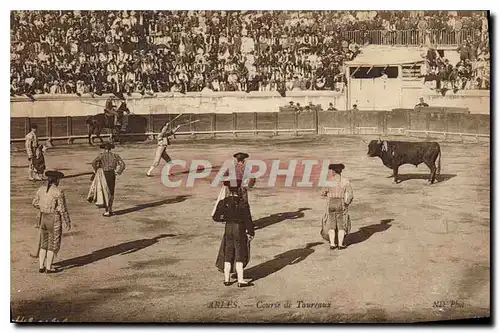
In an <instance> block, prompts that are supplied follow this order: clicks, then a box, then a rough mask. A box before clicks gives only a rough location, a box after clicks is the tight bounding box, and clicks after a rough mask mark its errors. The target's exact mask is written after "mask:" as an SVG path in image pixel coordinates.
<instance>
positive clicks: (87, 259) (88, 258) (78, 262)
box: [54, 234, 177, 270]
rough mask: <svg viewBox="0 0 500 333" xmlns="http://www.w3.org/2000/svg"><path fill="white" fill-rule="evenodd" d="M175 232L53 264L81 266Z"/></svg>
mask: <svg viewBox="0 0 500 333" xmlns="http://www.w3.org/2000/svg"><path fill="white" fill-rule="evenodd" d="M175 236H177V235H175V234H161V235H158V236H156V237H154V238H145V239H139V240H135V241H131V242H126V243H121V244H118V245H114V246H111V247H106V248H104V249H100V250H97V251H94V252H92V253H89V254H86V255H84V256H80V257H76V258H71V259H67V260H63V261H60V262H57V263H55V264H54V266H56V267H57V268H58V269H63V270H67V269H70V268H75V267H81V266H85V265H88V264H91V263H93V262H96V261H99V260H103V259H106V258H109V257H112V256H115V255H118V254H121V255H125V254H130V253H134V252H137V251H140V250H142V249H145V248H147V247H149V246H151V245H154V244H156V243H158V241H159V240H160V239H162V238H166V237H175Z"/></svg>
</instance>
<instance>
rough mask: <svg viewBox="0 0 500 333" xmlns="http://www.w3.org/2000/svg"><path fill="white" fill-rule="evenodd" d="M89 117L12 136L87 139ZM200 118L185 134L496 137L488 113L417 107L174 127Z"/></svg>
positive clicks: (145, 128)
mask: <svg viewBox="0 0 500 333" xmlns="http://www.w3.org/2000/svg"><path fill="white" fill-rule="evenodd" d="M176 116H177V114H175V113H173V114H167V113H163V114H160V113H158V114H148V115H137V114H135V115H132V116H130V118H129V130H130V132H131V133H133V135H132V134H131V135H132V136H138V137H139V140H141V139H140V138H142V140H144V139H146V138H148V137H150V138H151V137H152V136H153V134H154V133H158V132H159V131H160V129H161V127H162V126H163V125H164V124H165V123H166V122H167V121H172V120H173V119H174V118H175V117H176ZM85 118H86V117H85V116H74V117H73V116H65V117H45V118H41V117H12V118H11V140H12V141H13V142H15V141H23V140H24V136H25V135H26V133H27V132H28V131H29V129H30V126H31V124H33V123H35V124H37V125H38V136H39V137H40V138H41V139H42V140H47V139H48V140H51V141H57V140H67V141H69V142H70V143H71V142H73V141H74V140H76V139H79V140H83V139H85V138H86V135H87V125H86V123H85ZM194 120H198V122H196V123H193V124H190V125H187V126H185V127H182V130H181V131H180V132H179V133H178V134H179V135H180V136H182V135H202V136H203V135H208V136H212V137H213V136H218V135H234V136H246V135H259V134H268V135H269V134H270V135H287V134H288V135H290V134H291V135H297V134H341V135H355V134H370V135H414V136H424V137H432V136H435V135H438V136H443V135H444V136H445V137H446V136H457V137H462V136H472V137H476V138H477V137H479V136H481V137H485V138H488V137H489V135H490V117H489V115H483V114H453V113H426V112H416V111H414V110H413V109H398V110H395V111H378V112H374V111H309V112H301V113H296V112H239V113H236V112H235V113H220V114H219V113H200V114H195V113H185V114H182V115H181V116H180V117H179V118H178V119H176V120H175V121H174V126H176V125H178V124H184V123H188V122H191V121H194Z"/></svg>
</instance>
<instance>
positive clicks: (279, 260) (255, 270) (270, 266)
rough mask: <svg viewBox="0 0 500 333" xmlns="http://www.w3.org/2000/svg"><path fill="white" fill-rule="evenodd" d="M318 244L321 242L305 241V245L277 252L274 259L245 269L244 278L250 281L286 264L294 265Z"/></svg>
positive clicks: (269, 273)
mask: <svg viewBox="0 0 500 333" xmlns="http://www.w3.org/2000/svg"><path fill="white" fill-rule="evenodd" d="M320 244H323V243H321V242H315V243H307V244H306V246H304V247H303V248H299V249H293V250H290V251H286V252H283V253H281V254H278V255H277V256H275V257H274V259H271V260H269V261H266V262H264V263H262V264H258V265H257V266H253V267H250V268H248V269H246V270H245V273H244V275H245V277H246V278H249V279H251V281H252V282H253V281H257V280H260V279H263V278H265V277H267V276H269V275H271V274H274V273H276V272H277V271H279V270H281V269H283V268H285V267H286V266H289V265H295V264H298V263H299V262H301V261H303V260H305V259H306V258H307V257H308V256H310V255H311V254H312V253H313V252H314V249H313V247H315V246H317V245H320Z"/></svg>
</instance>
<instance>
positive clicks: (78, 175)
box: [59, 169, 94, 179]
mask: <svg viewBox="0 0 500 333" xmlns="http://www.w3.org/2000/svg"><path fill="white" fill-rule="evenodd" d="M59 170H60V169H59ZM93 174H94V173H93V172H81V173H75V174H73V175H65V176H64V177H63V178H64V179H66V178H76V177H80V176H91V175H93Z"/></svg>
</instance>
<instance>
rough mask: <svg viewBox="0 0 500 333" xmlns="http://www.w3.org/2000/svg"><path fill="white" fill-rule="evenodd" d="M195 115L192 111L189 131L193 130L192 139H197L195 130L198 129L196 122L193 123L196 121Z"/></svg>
mask: <svg viewBox="0 0 500 333" xmlns="http://www.w3.org/2000/svg"><path fill="white" fill-rule="evenodd" d="M194 118H195V117H194V115H193V114H192V113H190V114H189V131H190V132H191V135H190V137H191V139H196V134H194V132H195V131H196V123H193V121H194Z"/></svg>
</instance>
